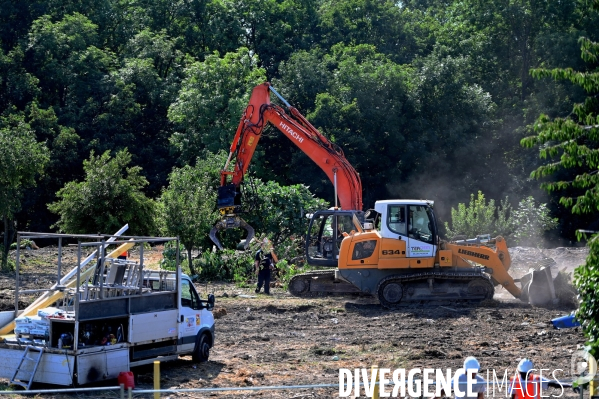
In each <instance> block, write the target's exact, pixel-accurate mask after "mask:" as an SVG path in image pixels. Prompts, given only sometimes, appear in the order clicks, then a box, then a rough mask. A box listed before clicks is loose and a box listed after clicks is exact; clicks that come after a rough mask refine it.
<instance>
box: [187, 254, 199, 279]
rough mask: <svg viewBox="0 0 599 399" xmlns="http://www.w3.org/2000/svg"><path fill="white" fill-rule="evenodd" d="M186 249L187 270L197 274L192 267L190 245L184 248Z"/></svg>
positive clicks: (193, 274)
mask: <svg viewBox="0 0 599 399" xmlns="http://www.w3.org/2000/svg"><path fill="white" fill-rule="evenodd" d="M185 249H187V260H189V272H190V273H191V275H192V276H195V275H197V273H196V271H195V269H194V268H193V260H192V259H191V247H189V248H185Z"/></svg>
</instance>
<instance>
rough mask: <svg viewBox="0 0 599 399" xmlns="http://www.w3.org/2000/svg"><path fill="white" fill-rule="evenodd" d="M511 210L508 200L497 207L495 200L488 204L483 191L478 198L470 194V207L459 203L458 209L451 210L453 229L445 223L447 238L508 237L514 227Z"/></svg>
mask: <svg viewBox="0 0 599 399" xmlns="http://www.w3.org/2000/svg"><path fill="white" fill-rule="evenodd" d="M510 209H511V206H510V204H509V202H508V201H507V198H506V199H505V200H504V201H501V204H500V205H499V206H495V200H493V199H491V200H489V202H488V203H487V200H486V198H485V195H484V194H483V193H482V192H481V191H479V192H478V195H477V196H476V197H475V196H474V194H470V203H469V204H468V205H466V204H465V203H459V204H458V207H457V209H455V208H451V228H450V227H449V223H447V222H445V229H446V231H447V237H448V238H449V239H453V238H454V237H456V236H458V235H460V236H462V235H463V236H466V238H474V237H476V236H477V235H479V234H491V235H492V236H497V235H502V236H507V235H509V234H510V233H511V225H512V221H511V219H510Z"/></svg>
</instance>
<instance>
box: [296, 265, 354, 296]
mask: <svg viewBox="0 0 599 399" xmlns="http://www.w3.org/2000/svg"><path fill="white" fill-rule="evenodd" d="M315 278H316V279H319V280H320V282H322V281H323V280H324V283H328V284H335V286H337V287H338V290H335V291H332V292H331V291H324V292H323V291H310V288H311V286H312V282H313V281H314V279H315ZM334 281H335V270H334V269H333V270H319V271H312V272H307V273H302V274H297V275H295V276H293V277H292V278H291V280H290V281H289V293H290V294H291V295H293V296H296V297H300V298H317V297H322V296H328V295H358V294H359V291H358V289H357V288H356V287H354V286H353V285H352V284H350V283H346V282H337V283H335V282H334Z"/></svg>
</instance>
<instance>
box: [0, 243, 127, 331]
mask: <svg viewBox="0 0 599 399" xmlns="http://www.w3.org/2000/svg"><path fill="white" fill-rule="evenodd" d="M134 245H135V243H125V244H121V245H120V246H119V247H118V248H117V249H115V250H114V251H112V252H111V253H109V254H108V255H106V258H116V257H118V256H119V255H120V254H122V253H123V252H125V251H128V250H129V249H131V248H133V246H134ZM95 269H96V267H95V266H90V268H89V269H87V270H86V271H85V272H83V273H81V281H87V279H89V278H90V277H91V275H92V274H93V273H94V270H95ZM76 284H77V277H76V276H75V277H73V278H72V279H71V280H69V282H68V283H67V284H65V286H66V287H67V288H74V287H75V285H76ZM63 295H64V294H63V293H62V292H61V291H46V292H45V293H44V294H43V295H42V296H40V297H39V298H38V299H36V300H35V301H34V302H33V303H32V304H31V305H29V306H28V307H27V308H26V309H25V310H24V311H23V313H21V314H20V316H19V317H21V316H31V315H36V314H37V311H38V310H39V309H43V308H47V307H48V306H50V305H52V304H53V303H54V302H56V301H57V300H59V299H60V298H61V297H62V296H63ZM14 329H15V321H14V320H13V321H11V322H10V323H8V324H7V325H5V326H4V327H2V328H0V335H5V334H8V333H10V332H12V331H13V330H14Z"/></svg>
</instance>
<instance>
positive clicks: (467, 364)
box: [464, 356, 480, 372]
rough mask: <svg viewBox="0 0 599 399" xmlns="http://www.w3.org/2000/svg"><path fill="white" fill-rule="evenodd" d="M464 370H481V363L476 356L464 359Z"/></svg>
mask: <svg viewBox="0 0 599 399" xmlns="http://www.w3.org/2000/svg"><path fill="white" fill-rule="evenodd" d="M464 370H476V372H478V370H480V363H479V362H478V360H476V358H475V357H474V356H468V357H467V358H466V360H464Z"/></svg>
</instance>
